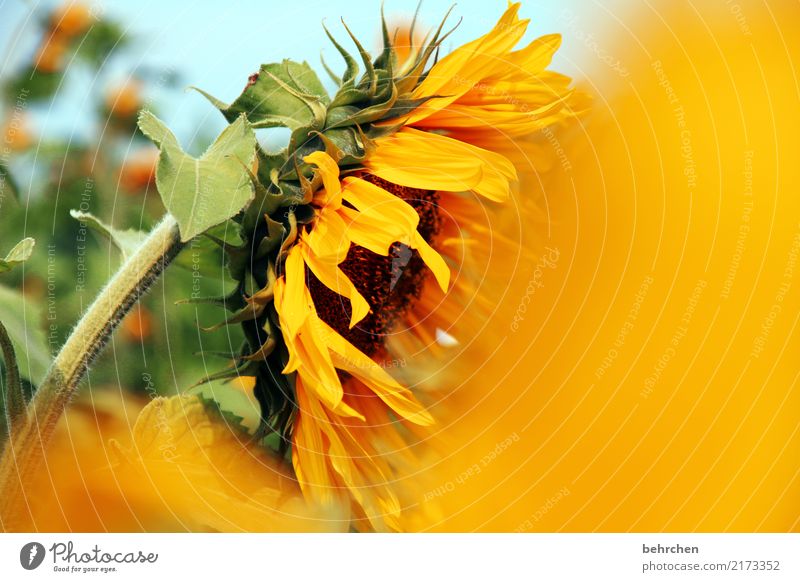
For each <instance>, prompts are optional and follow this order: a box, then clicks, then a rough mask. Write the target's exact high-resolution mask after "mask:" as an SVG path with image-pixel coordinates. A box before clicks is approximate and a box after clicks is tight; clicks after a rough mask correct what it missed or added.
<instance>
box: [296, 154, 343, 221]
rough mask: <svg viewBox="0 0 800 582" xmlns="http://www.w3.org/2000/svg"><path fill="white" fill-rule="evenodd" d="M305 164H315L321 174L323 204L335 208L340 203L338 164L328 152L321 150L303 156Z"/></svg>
mask: <svg viewBox="0 0 800 582" xmlns="http://www.w3.org/2000/svg"><path fill="white" fill-rule="evenodd" d="M303 161H304V162H306V163H307V164H313V165H315V166H317V168H318V170H319V173H320V174H321V175H322V184H323V186H324V188H325V190H324V192H323V193H322V195H323V196H324V199H323V200H324V204H325V205H327V206H330V207H331V208H332V209H334V210H335V209H336V208H338V207H339V206H340V205H341V196H340V193H341V186H340V185H339V165H338V164H337V163H336V161H335V160H334V159H333V158H332V157H330V156H329V155H328V154H326V153H325V152H322V151H317V152H313V153H311V154H309V155H307V156H305V157H304V158H303Z"/></svg>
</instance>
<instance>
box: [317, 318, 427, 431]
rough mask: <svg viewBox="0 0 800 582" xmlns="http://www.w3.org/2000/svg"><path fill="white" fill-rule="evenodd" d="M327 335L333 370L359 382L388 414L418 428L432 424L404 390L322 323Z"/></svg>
mask: <svg viewBox="0 0 800 582" xmlns="http://www.w3.org/2000/svg"><path fill="white" fill-rule="evenodd" d="M321 325H323V326H324V327H326V328H327V329H328V331H329V336H328V345H329V346H330V349H331V352H332V353H333V355H334V361H335V363H336V366H337V367H338V368H339V369H341V370H344V371H346V372H349V373H350V374H352V375H353V376H355V377H357V378H359V379H360V380H361V381H362V382H364V384H365V385H366V386H367V387H368V388H369V389H370V390H372V391H373V392H374V393H375V394H376V395H377V396H378V397H379V398H380V399H381V400H383V401H384V402H385V403H386V404H387V405H388V406H389V407H390V408H391V409H392V410H394V411H395V412H396V413H397V414H398V415H400V416H402V417H403V418H405V419H406V420H409V421H410V422H413V423H415V424H419V425H430V424H433V418H432V417H431V415H430V413H429V412H428V411H427V410H425V409H424V408H423V407H422V405H421V404H420V403H419V402H417V400H416V398H414V395H413V394H411V391H410V390H408V389H407V388H405V387H403V386H401V385H400V384H399V383H398V382H397V380H395V379H394V378H392V377H391V376H390V375H389V374H388V372H386V370H384V369H383V368H381V367H380V366H379V365H378V364H376V363H375V362H373V361H372V359H370V358H369V357H368V356H367V355H366V354H364V353H362V352H361V351H359V350H358V349H357V348H356V347H355V346H353V345H352V344H351V343H350V342H348V341H347V340H345V339H344V338H343V337H342V336H340V335H339V334H338V333H336V332H335V331H334V330H333V329H331V328H330V327H328V326H327V324H325V323H324V322H321Z"/></svg>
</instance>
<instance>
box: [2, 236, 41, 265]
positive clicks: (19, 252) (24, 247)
mask: <svg viewBox="0 0 800 582" xmlns="http://www.w3.org/2000/svg"><path fill="white" fill-rule="evenodd" d="M35 246H36V241H35V240H34V239H32V238H31V237H28V238H24V239H22V240H21V241H19V242H18V243H17V244H16V245H14V248H13V249H11V250H10V251H8V254H7V255H6V258H5V259H0V273H5V272H7V271H10V270H11V269H13V268H14V267H16V266H17V265H19V264H20V263H24V262H25V261H27V260H28V259H29V258H30V257H31V254H33V247H35Z"/></svg>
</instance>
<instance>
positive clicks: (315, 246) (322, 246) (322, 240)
mask: <svg viewBox="0 0 800 582" xmlns="http://www.w3.org/2000/svg"><path fill="white" fill-rule="evenodd" d="M302 238H303V241H304V242H305V243H307V244H308V246H309V247H310V248H311V250H312V251H313V253H314V255H315V256H316V257H317V258H318V259H320V260H324V261H328V262H332V263H335V264H337V265H338V264H339V263H341V262H342V261H344V260H345V258H346V257H347V252H348V251H349V250H350V240H349V238H348V235H347V225H346V224H345V223H344V221H343V220H342V218H341V217H340V216H339V214H338V213H337V212H334V211H333V210H331V209H329V208H323V209H321V210H320V211H319V212H318V214H317V220H316V221H315V222H314V225H313V226H312V228H311V230H310V231H308V232H304V233H303V234H302Z"/></svg>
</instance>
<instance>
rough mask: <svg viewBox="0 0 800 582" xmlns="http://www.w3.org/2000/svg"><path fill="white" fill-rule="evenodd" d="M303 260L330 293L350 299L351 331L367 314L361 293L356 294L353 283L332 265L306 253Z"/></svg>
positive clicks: (365, 303) (366, 304)
mask: <svg viewBox="0 0 800 582" xmlns="http://www.w3.org/2000/svg"><path fill="white" fill-rule="evenodd" d="M303 258H304V259H305V262H306V265H307V266H308V268H309V269H311V272H313V273H314V275H315V276H316V277H317V279H319V280H320V282H321V283H322V284H323V285H325V286H326V287H327V288H328V289H330V290H331V291H334V292H336V293H338V294H339V295H344V296H345V297H347V298H349V299H350V307H351V310H352V314H351V316H350V328H351V329H352V328H353V326H355V325H356V324H357V323H358V322H359V321H361V320H362V319H364V318H365V317H366V316H367V314H368V313H369V303H367V300H366V299H364V297H363V296H362V295H361V293H359V292H358V289H356V286H355V285H353V282H352V281H351V280H350V279H349V278H348V277H347V275H345V274H344V273H343V272H342V270H341V269H340V268H339V267H338V266H337V265H336V264H334V263H329V262H326V261H321V260H319V259H318V258H316V257H315V256H314V254H313V253H310V252H308V251H305V250H304V252H303Z"/></svg>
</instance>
